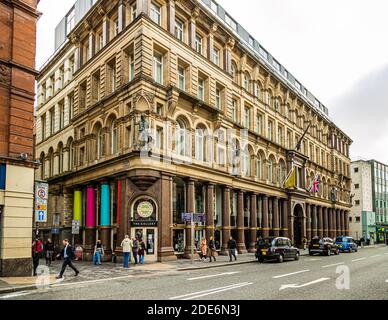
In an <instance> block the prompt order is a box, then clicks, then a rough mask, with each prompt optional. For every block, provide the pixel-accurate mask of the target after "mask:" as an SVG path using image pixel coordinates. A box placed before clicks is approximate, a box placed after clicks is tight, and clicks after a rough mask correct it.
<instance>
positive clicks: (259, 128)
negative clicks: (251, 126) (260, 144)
mask: <svg viewBox="0 0 388 320" xmlns="http://www.w3.org/2000/svg"><path fill="white" fill-rule="evenodd" d="M256 132H257V133H258V134H262V133H263V116H262V115H261V114H258V115H257V117H256Z"/></svg>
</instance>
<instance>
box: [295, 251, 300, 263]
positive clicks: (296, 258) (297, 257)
mask: <svg viewBox="0 0 388 320" xmlns="http://www.w3.org/2000/svg"><path fill="white" fill-rule="evenodd" d="M298 260H299V253H298V252H297V253H296V255H295V261H298Z"/></svg>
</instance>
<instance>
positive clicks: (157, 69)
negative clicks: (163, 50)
mask: <svg viewBox="0 0 388 320" xmlns="http://www.w3.org/2000/svg"><path fill="white" fill-rule="evenodd" d="M154 80H155V81H156V82H157V83H159V84H163V56H162V55H161V54H160V53H157V52H155V53H154Z"/></svg>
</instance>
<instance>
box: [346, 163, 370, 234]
mask: <svg viewBox="0 0 388 320" xmlns="http://www.w3.org/2000/svg"><path fill="white" fill-rule="evenodd" d="M350 168H351V172H352V199H353V207H352V209H351V212H350V217H349V228H350V235H351V236H352V237H353V238H354V239H356V240H360V239H361V238H362V237H363V238H364V239H365V240H366V239H376V214H375V211H374V208H373V207H374V204H373V188H372V165H371V163H370V162H369V161H366V160H357V161H353V162H352V163H351V166H350Z"/></svg>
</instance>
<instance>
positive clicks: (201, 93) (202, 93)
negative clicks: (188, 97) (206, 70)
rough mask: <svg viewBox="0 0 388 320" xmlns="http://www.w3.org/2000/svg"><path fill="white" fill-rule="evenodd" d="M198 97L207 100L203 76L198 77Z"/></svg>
mask: <svg viewBox="0 0 388 320" xmlns="http://www.w3.org/2000/svg"><path fill="white" fill-rule="evenodd" d="M198 99H199V100H202V101H204V100H205V80H203V79H202V78H199V79H198Z"/></svg>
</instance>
